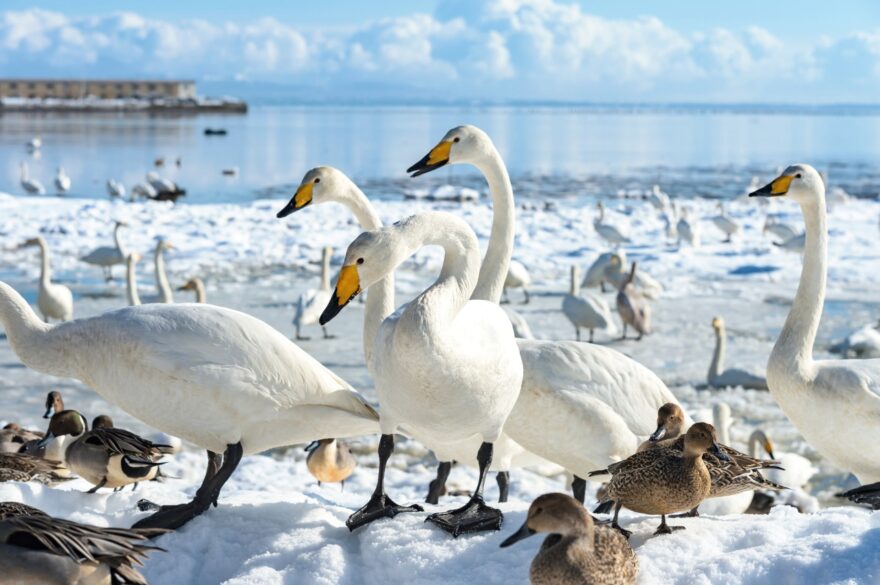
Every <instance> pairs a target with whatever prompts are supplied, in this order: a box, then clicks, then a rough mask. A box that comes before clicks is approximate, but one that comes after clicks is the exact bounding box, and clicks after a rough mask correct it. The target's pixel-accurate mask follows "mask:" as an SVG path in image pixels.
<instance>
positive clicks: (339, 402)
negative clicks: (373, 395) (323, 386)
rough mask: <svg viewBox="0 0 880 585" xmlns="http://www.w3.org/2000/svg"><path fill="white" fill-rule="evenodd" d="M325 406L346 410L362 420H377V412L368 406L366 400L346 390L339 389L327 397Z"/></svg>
mask: <svg viewBox="0 0 880 585" xmlns="http://www.w3.org/2000/svg"><path fill="white" fill-rule="evenodd" d="M325 404H326V405H327V406H333V407H336V408H341V409H343V410H347V411H349V412H351V413H352V414H355V415H359V416H362V417H364V418H368V419H372V420H379V412H378V411H377V410H376V409H375V408H373V407H372V406H370V403H369V402H367V399H366V398H364V397H363V396H361V395H360V394H359V393H358V392H356V391H354V390H350V389H346V388H341V389H339V390H337V391H335V392H331V393H330V394H328V395H327V400H326V402H325Z"/></svg>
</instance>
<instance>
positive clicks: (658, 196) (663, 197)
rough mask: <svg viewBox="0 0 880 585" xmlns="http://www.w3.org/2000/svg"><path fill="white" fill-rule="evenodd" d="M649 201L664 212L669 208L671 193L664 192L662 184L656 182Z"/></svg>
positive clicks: (649, 195) (649, 194)
mask: <svg viewBox="0 0 880 585" xmlns="http://www.w3.org/2000/svg"><path fill="white" fill-rule="evenodd" d="M648 202H649V203H650V204H651V205H653V206H654V209H656V210H657V211H661V212H662V211H665V210H666V209H668V208H669V195H667V194H666V193H664V192H663V190H662V189H661V188H660V185H656V184H655V185H654V186H653V187H651V192H650V193H648Z"/></svg>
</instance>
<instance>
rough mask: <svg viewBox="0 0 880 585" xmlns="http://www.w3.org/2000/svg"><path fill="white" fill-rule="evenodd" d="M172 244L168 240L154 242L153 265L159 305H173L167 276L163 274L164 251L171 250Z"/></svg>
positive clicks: (172, 294) (172, 295) (172, 296)
mask: <svg viewBox="0 0 880 585" xmlns="http://www.w3.org/2000/svg"><path fill="white" fill-rule="evenodd" d="M173 249H174V244H172V243H171V242H169V241H168V240H165V239H161V240H159V241H158V242H156V251H155V253H154V254H153V263H154V264H155V268H156V290H157V291H158V292H159V297H158V301H157V302H160V303H173V302H174V293H173V292H171V285H170V284H168V275H166V274H165V257H164V256H163V252H164V251H165V250H173Z"/></svg>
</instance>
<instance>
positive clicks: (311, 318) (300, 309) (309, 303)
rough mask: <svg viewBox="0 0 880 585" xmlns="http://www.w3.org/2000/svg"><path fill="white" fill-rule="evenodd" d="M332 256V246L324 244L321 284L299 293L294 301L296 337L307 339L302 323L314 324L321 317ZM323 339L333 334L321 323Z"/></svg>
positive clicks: (327, 292) (325, 299) (328, 289)
mask: <svg viewBox="0 0 880 585" xmlns="http://www.w3.org/2000/svg"><path fill="white" fill-rule="evenodd" d="M332 257H333V248H331V247H330V246H325V247H324V249H323V250H322V252H321V286H320V288H310V289H308V290H306V291H304V292H303V293H302V294H301V295H299V300H297V303H296V313H295V314H294V315H293V325H294V326H295V327H296V338H297V339H309V338H308V337H305V336H304V335H303V334H302V328H303V326H304V325H314V324H315V323H317V322H318V319H320V317H321V311H323V310H324V308H325V307H326V306H327V303H329V302H330V296H331V293H330V259H331V258H332ZM321 330H322V331H323V332H324V339H331V338H332V337H333V336H332V335H330V334H329V333H327V327H326V326H324V325H321Z"/></svg>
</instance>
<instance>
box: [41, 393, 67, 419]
mask: <svg viewBox="0 0 880 585" xmlns="http://www.w3.org/2000/svg"><path fill="white" fill-rule="evenodd" d="M62 410H64V398H62V397H61V392H59V391H57V390H52V391H51V392H49V394H47V395H46V412H45V413H43V418H52V415H53V414H55V413H58V412H61V411H62Z"/></svg>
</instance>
